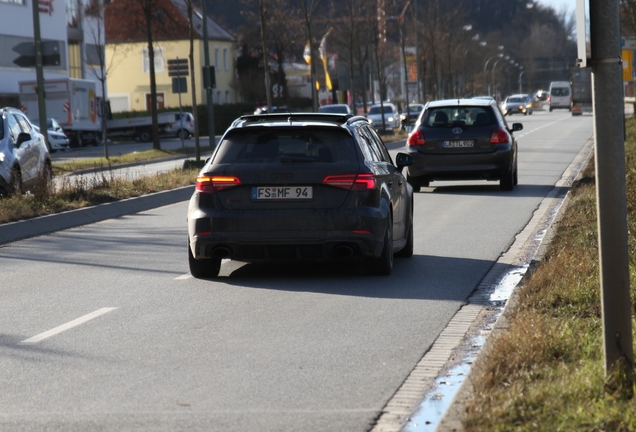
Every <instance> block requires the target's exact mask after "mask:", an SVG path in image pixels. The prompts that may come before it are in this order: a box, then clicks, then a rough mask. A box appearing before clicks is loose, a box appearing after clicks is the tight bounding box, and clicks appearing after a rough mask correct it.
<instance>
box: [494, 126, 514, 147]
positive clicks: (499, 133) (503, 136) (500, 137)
mask: <svg viewBox="0 0 636 432" xmlns="http://www.w3.org/2000/svg"><path fill="white" fill-rule="evenodd" d="M507 142H510V135H508V132H506V131H505V130H503V129H495V130H493V131H492V133H491V134H490V144H505V143H507Z"/></svg>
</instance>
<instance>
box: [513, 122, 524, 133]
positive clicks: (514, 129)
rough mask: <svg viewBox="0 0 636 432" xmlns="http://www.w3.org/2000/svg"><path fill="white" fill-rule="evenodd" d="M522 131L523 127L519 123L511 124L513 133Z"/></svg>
mask: <svg viewBox="0 0 636 432" xmlns="http://www.w3.org/2000/svg"><path fill="white" fill-rule="evenodd" d="M520 130H523V125H522V124H521V123H513V124H512V131H513V132H517V131H520Z"/></svg>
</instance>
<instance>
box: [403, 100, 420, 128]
mask: <svg viewBox="0 0 636 432" xmlns="http://www.w3.org/2000/svg"><path fill="white" fill-rule="evenodd" d="M423 109H424V104H418V103H413V104H409V112H408V115H407V113H406V112H405V111H406V105H404V111H402V113H401V114H400V122H401V125H402V127H405V126H406V125H407V124H411V125H412V124H415V122H416V121H417V118H418V117H419V116H420V113H421V112H422V110H423Z"/></svg>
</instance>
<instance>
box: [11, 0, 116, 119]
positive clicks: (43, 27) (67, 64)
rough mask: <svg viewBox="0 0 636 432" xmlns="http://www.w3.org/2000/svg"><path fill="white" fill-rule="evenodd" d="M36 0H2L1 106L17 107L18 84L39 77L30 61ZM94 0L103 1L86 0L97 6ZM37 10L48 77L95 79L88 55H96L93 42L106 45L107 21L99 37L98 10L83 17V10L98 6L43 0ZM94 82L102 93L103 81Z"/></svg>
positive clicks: (46, 76)
mask: <svg viewBox="0 0 636 432" xmlns="http://www.w3.org/2000/svg"><path fill="white" fill-rule="evenodd" d="M33 1H37V0H0V107H2V106H14V107H19V85H18V83H19V82H20V81H35V79H36V77H35V68H34V67H33V66H31V64H32V63H31V62H32V56H33V40H34V31H33V9H32V7H33V3H32V2H33ZM96 1H101V0H92V1H89V2H88V3H89V4H90V5H93V4H94V3H95V2H96ZM97 9H99V10H101V8H97ZM38 10H39V20H40V35H41V38H42V41H43V45H42V51H43V55H44V61H45V65H46V66H45V67H44V79H45V80H47V81H48V80H56V79H64V78H68V77H72V78H84V79H89V80H93V81H97V79H96V78H95V76H94V74H93V73H91V71H90V67H89V66H87V63H90V61H88V62H87V59H90V58H91V57H94V56H91V53H92V52H93V50H94V49H96V48H95V46H97V47H99V48H98V49H103V46H104V42H103V41H104V36H103V26H101V29H102V30H101V36H100V35H99V32H96V31H95V30H94V27H95V26H94V25H93V23H94V20H95V19H96V18H95V16H94V13H93V15H91V14H90V13H89V15H88V16H86V18H85V12H86V11H89V12H91V11H94V10H95V7H93V8H92V9H91V8H89V7H87V6H86V5H83V4H82V1H81V0H58V1H54V0H39V3H38ZM83 23H86V25H83ZM89 24H90V25H89ZM98 27H99V26H98ZM100 38H101V40H97V41H96V39H100ZM87 47H88V48H87ZM96 87H97V88H98V96H101V88H100V86H99V85H97V86H96Z"/></svg>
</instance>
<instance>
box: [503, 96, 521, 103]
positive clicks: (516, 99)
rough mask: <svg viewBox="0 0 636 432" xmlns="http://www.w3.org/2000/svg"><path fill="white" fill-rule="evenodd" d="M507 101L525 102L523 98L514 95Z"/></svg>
mask: <svg viewBox="0 0 636 432" xmlns="http://www.w3.org/2000/svg"><path fill="white" fill-rule="evenodd" d="M507 101H508V102H512V103H518V102H523V99H522V98H520V97H513V98H508V100H507Z"/></svg>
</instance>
